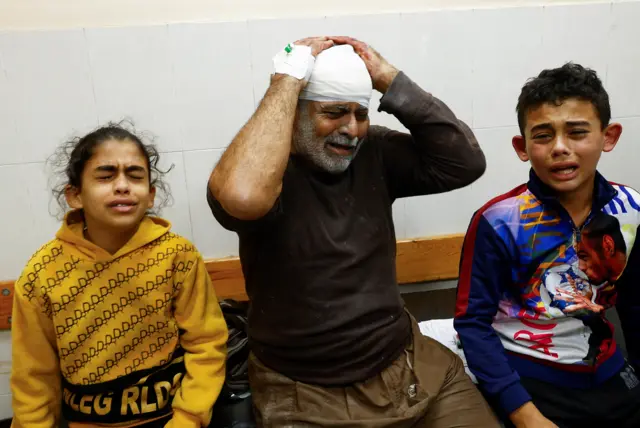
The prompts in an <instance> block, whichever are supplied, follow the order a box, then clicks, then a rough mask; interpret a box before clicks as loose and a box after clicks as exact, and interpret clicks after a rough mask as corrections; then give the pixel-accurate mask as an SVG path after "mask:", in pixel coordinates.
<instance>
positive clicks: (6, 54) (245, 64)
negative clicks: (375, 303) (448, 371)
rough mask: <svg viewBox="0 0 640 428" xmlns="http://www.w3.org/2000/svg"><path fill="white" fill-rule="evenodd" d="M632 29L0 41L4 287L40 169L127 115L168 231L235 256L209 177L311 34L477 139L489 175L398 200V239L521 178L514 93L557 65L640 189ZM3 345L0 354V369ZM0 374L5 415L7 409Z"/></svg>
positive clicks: (335, 25)
mask: <svg viewBox="0 0 640 428" xmlns="http://www.w3.org/2000/svg"><path fill="white" fill-rule="evenodd" d="M639 20H640V1H625V2H617V1H616V2H613V3H591V4H586V3H585V4H576V3H574V4H572V5H565V6H546V7H533V6H525V7H510V8H494V9H482V10H444V11H433V12H424V13H412V14H400V13H395V14H383V15H381V14H376V15H357V16H349V17H344V16H342V17H316V18H307V19H299V20H294V19H291V20H289V19H279V20H250V21H240V22H229V23H183V24H171V25H160V26H147V27H131V26H130V27H123V28H122V27H121V28H86V29H81V28H80V29H67V30H58V31H21V32H4V33H0V200H1V201H2V202H3V204H2V206H3V209H2V210H0V224H2V225H3V227H2V229H1V231H0V240H1V242H2V243H3V245H2V246H0V280H2V279H13V278H15V277H17V275H18V274H19V272H20V270H21V268H22V266H23V264H24V262H25V261H26V260H27V259H28V257H29V256H30V254H31V253H32V252H33V251H34V250H35V249H36V248H37V247H38V246H39V245H40V244H42V243H43V242H45V241H46V240H48V239H50V238H51V237H52V236H53V234H54V232H55V231H56V229H57V227H58V223H57V221H56V220H55V219H53V218H52V217H51V216H50V215H49V209H48V207H49V202H50V195H49V193H48V190H47V178H46V175H45V174H44V168H43V166H44V165H43V162H44V161H45V160H46V158H47V157H48V156H49V155H50V154H51V153H52V152H53V150H54V149H55V147H56V145H58V144H59V143H60V142H62V141H64V140H65V139H66V138H68V137H69V136H73V135H80V134H81V133H83V132H86V131H87V130H89V129H91V128H93V127H95V126H96V125H97V124H102V123H104V122H105V121H108V120H118V119H121V118H123V117H129V118H131V119H133V120H134V122H135V123H136V126H137V127H138V129H140V130H143V131H147V132H148V135H150V136H152V137H153V138H154V140H155V141H156V142H157V144H158V146H159V148H160V149H161V151H162V152H163V154H162V164H163V165H164V166H169V165H171V164H173V165H174V168H173V170H172V172H171V173H170V174H169V176H168V181H169V183H170V185H171V188H172V190H173V199H174V204H173V206H171V207H170V208H167V209H166V210H165V212H164V215H165V216H166V217H167V218H169V219H170V220H171V221H172V222H173V224H174V228H175V230H176V231H177V232H178V233H181V234H183V235H185V236H187V237H188V238H190V239H191V240H192V241H194V242H195V244H196V245H197V246H198V248H199V249H200V250H201V252H202V253H203V254H204V255H205V257H224V256H229V255H235V254H237V238H236V237H235V235H234V234H232V233H230V232H227V231H225V230H224V229H222V228H221V227H220V226H219V225H218V224H217V222H216V221H215V219H214V218H213V216H212V215H211V213H210V212H209V209H208V207H207V203H206V200H205V189H206V187H205V186H206V181H207V178H208V175H209V173H210V171H211V169H212V168H213V166H214V165H215V163H216V162H217V160H218V159H219V157H220V155H221V153H222V151H223V149H224V147H225V146H226V145H227V144H228V143H229V141H230V140H231V138H232V137H233V135H234V134H235V133H236V132H237V130H238V129H239V128H240V127H241V126H242V125H243V124H244V122H245V121H246V120H247V119H248V118H249V117H250V115H251V113H252V111H253V109H254V108H255V105H256V104H257V103H258V102H259V101H260V98H261V97H262V95H263V94H264V91H265V89H266V87H267V84H268V78H269V73H270V71H271V61H270V58H271V57H272V55H273V54H274V53H275V52H276V51H277V50H278V49H280V48H281V47H282V46H283V45H284V44H285V43H287V42H290V41H293V40H295V39H297V38H299V37H304V36H307V35H315V34H337V33H342V34H349V35H354V36H356V37H359V38H362V39H363V40H365V41H367V42H369V43H371V44H372V45H373V46H375V47H376V48H377V49H378V50H379V51H380V52H381V53H382V54H383V55H385V56H386V57H387V58H388V59H389V60H390V61H392V62H393V63H394V64H396V65H397V66H398V67H399V68H401V69H403V70H405V71H406V72H407V74H409V76H411V77H412V78H413V79H414V80H416V81H417V82H418V83H419V84H421V85H422V87H424V88H425V89H426V90H428V91H431V92H433V93H434V94H435V95H437V96H439V97H440V98H442V99H443V100H444V101H446V102H447V103H448V104H449V105H450V106H451V107H452V109H453V110H454V111H455V112H456V113H457V114H458V115H459V116H460V117H461V118H463V119H464V120H465V121H467V123H469V124H470V126H472V127H473V128H474V130H475V131H476V135H477V137H478V140H479V141H480V144H481V145H482V147H483V149H484V151H485V154H486V156H487V159H488V170H487V173H486V174H485V176H484V177H482V178H481V179H480V180H479V181H478V182H476V183H474V184H473V185H472V186H470V187H468V188H466V189H461V190H458V191H456V192H451V193H449V194H444V195H437V196H431V197H417V198H410V199H406V200H401V201H398V202H397V203H396V204H395V206H394V217H395V220H396V229H397V234H398V237H399V238H403V237H417V236H428V235H435V234H446V233H457V232H463V231H464V230H465V228H466V226H467V224H468V222H469V219H470V217H471V215H472V213H473V211H474V210H475V209H477V208H478V207H479V206H480V205H482V204H483V203H484V202H485V201H486V200H488V199H489V198H491V197H492V196H495V195H496V194H498V193H501V192H505V191H507V190H509V189H511V188H512V187H514V186H515V185H517V184H519V183H520V182H522V181H524V180H526V177H527V171H528V168H527V165H526V164H522V163H519V160H518V159H517V157H516V156H515V154H514V153H513V150H512V148H511V137H512V136H513V135H514V134H515V133H517V127H516V124H517V122H516V116H515V112H514V108H515V103H516V98H517V96H518V93H519V89H520V87H521V86H522V84H523V83H524V81H525V80H526V78H528V77H531V76H533V75H535V74H537V73H538V72H539V71H540V70H541V69H542V68H545V67H551V66H558V65H561V64H562V63H563V62H565V61H568V60H574V61H576V62H582V63H584V64H586V65H589V66H591V67H593V68H595V69H596V70H597V71H598V72H599V74H600V76H601V77H602V78H603V79H604V80H605V83H606V87H607V88H608V89H609V91H610V95H611V100H612V106H613V113H614V117H616V118H618V119H620V121H621V122H622V124H623V125H624V127H625V131H624V133H623V137H622V140H621V142H620V144H619V146H618V148H617V149H616V150H615V151H614V152H613V153H611V154H607V155H605V156H604V158H603V161H602V168H601V170H602V171H603V172H604V173H605V174H606V175H607V176H608V177H609V178H610V179H611V180H614V181H619V182H624V183H628V184H630V185H633V186H636V187H640V174H638V173H637V166H636V163H637V159H638V158H639V155H640V148H638V146H637V143H636V141H637V140H638V139H640V101H638V100H639V99H640V80H639V79H638V72H639V71H640V55H638V53H637V46H638V44H639V43H640V29H639V28H640V27H638V25H637V24H636V23H637V22H639ZM378 98H379V97H377V98H376V99H375V100H374V103H373V108H372V114H371V116H372V122H373V123H377V124H383V125H387V126H392V127H400V125H399V123H398V122H397V121H396V120H395V118H393V117H390V116H388V115H386V114H382V113H379V112H377V111H375V110H374V109H375V108H376V107H377V105H378V104H377V103H378ZM4 339H6V340H4ZM4 339H3V338H1V337H0V356H1V357H2V358H6V359H9V356H8V355H7V356H4V354H3V352H4V351H6V350H7V349H8V346H7V345H6V343H7V342H8V340H9V339H8V336H7V338H4ZM2 340H4V342H2ZM3 361H4V360H3ZM3 361H0V368H1V367H4V366H3V365H2V364H4V363H3ZM3 370H4V369H2V370H0V417H4V416H5V415H4V413H5V411H8V409H9V407H8V405H7V406H5V402H4V401H2V399H3V398H2V394H3V393H6V392H7V391H6V379H4V377H3V376H5V374H4V371H3ZM5 377H6V376H5ZM5 398H6V397H5Z"/></svg>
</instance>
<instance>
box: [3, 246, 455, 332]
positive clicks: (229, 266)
mask: <svg viewBox="0 0 640 428" xmlns="http://www.w3.org/2000/svg"><path fill="white" fill-rule="evenodd" d="M463 240H464V235H462V234H460V235H445V236H436V237H431V238H417V239H409V240H402V241H398V244H397V245H398V247H397V256H396V273H397V277H398V283H399V284H401V285H402V284H412V283H416V282H427V281H437V280H444V279H455V278H457V277H458V264H459V262H460V252H461V250H462V241H463ZM206 266H207V271H208V272H209V275H210V276H211V280H212V281H213V285H214V287H215V289H216V294H217V295H218V298H219V299H220V300H222V299H235V300H247V299H248V297H247V293H246V291H245V287H244V277H243V275H242V268H241V266H240V260H239V259H238V258H237V257H234V258H227V259H215V260H208V261H206ZM13 283H14V281H0V329H2V330H7V329H10V328H11V323H10V320H11V307H12V303H13Z"/></svg>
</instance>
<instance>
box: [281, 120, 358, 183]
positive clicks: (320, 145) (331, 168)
mask: <svg viewBox="0 0 640 428" xmlns="http://www.w3.org/2000/svg"><path fill="white" fill-rule="evenodd" d="M328 142H331V143H335V144H341V145H345V146H356V148H355V149H354V151H353V154H351V155H350V156H340V155H338V154H335V153H331V152H329V151H328V150H327V148H326V146H325V145H326V143H328ZM360 146H361V142H360V143H359V142H358V137H355V138H354V139H350V138H348V137H346V136H344V135H340V134H336V135H334V134H332V135H330V136H328V137H318V136H317V135H316V130H315V126H314V124H313V121H312V120H311V118H310V117H309V114H308V113H306V112H304V113H302V112H301V114H300V116H299V117H298V121H297V126H296V128H295V129H294V132H293V147H294V148H295V151H296V153H297V154H298V155H300V156H303V157H304V158H306V159H307V160H308V161H310V162H311V163H312V164H314V165H315V166H317V167H318V168H320V169H322V170H324V171H326V172H328V173H330V174H340V173H342V172H344V171H346V170H347V168H349V165H351V162H353V159H354V158H355V157H356V155H357V154H358V151H359V150H360Z"/></svg>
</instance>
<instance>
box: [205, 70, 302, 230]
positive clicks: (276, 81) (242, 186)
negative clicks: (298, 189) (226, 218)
mask: <svg viewBox="0 0 640 428" xmlns="http://www.w3.org/2000/svg"><path fill="white" fill-rule="evenodd" d="M301 88H302V82H301V81H300V80H298V79H296V78H294V77H291V76H286V75H274V76H273V77H272V80H271V85H270V86H269V89H268V90H267V92H266V94H265V96H264V98H263V99H262V101H261V103H260V106H259V107H258V109H257V110H256V112H255V113H254V114H253V116H252V117H251V119H249V121H248V122H247V123H246V124H245V125H244V127H242V129H241V130H240V132H238V134H237V135H236V137H235V138H234V139H233V141H232V142H231V144H230V145H229V147H228V148H227V150H226V151H225V152H224V154H223V155H222V158H221V159H220V162H219V163H218V165H217V166H216V167H215V169H214V170H213V172H212V173H211V177H210V179H209V187H210V189H211V192H212V193H213V195H214V196H215V198H216V199H217V200H218V201H219V202H220V205H222V207H223V208H224V209H225V211H227V212H228V213H229V214H231V215H232V216H234V217H236V218H239V219H241V220H255V219H258V218H260V217H262V216H264V215H265V214H266V213H267V212H269V210H270V209H271V208H272V207H273V205H274V203H275V202H276V200H277V198H278V196H279V195H280V191H281V189H282V177H283V175H284V171H285V168H286V167H287V162H288V159H289V154H290V152H291V140H292V134H293V122H294V120H295V115H296V107H297V104H298V95H299V93H300V90H301Z"/></svg>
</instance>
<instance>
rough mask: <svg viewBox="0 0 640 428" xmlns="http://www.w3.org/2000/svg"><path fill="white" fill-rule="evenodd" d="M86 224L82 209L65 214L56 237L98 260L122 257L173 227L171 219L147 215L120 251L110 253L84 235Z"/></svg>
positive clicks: (83, 254) (73, 249) (86, 255)
mask: <svg viewBox="0 0 640 428" xmlns="http://www.w3.org/2000/svg"><path fill="white" fill-rule="evenodd" d="M84 225H85V223H84V218H83V216H82V212H81V211H80V210H74V211H70V212H68V213H67V214H66V215H65V217H64V221H63V222H62V227H60V230H58V233H56V238H58V239H59V240H60V241H63V242H64V243H65V244H67V245H70V246H71V247H72V250H71V251H77V252H78V253H81V254H82V256H83V258H89V259H91V260H93V261H96V262H108V261H111V260H115V259H117V258H120V257H122V256H124V255H126V254H129V253H131V252H132V251H135V250H137V249H139V248H140V247H143V246H145V245H147V244H149V243H150V242H153V241H155V240H156V239H158V238H160V237H161V236H162V235H164V234H166V233H168V232H169V230H170V229H171V223H170V222H169V221H167V220H164V219H162V218H159V217H153V216H145V217H144V218H143V219H142V221H141V222H140V225H139V226H138V230H137V231H136V233H135V234H134V235H133V236H132V237H131V239H130V240H129V241H128V242H127V243H126V244H124V245H123V246H122V248H120V249H119V250H118V252H116V253H115V254H109V252H108V251H106V250H104V249H103V248H101V247H99V246H97V245H96V244H94V243H93V242H90V241H89V240H87V239H86V238H85V237H84V227H85V226H84Z"/></svg>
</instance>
